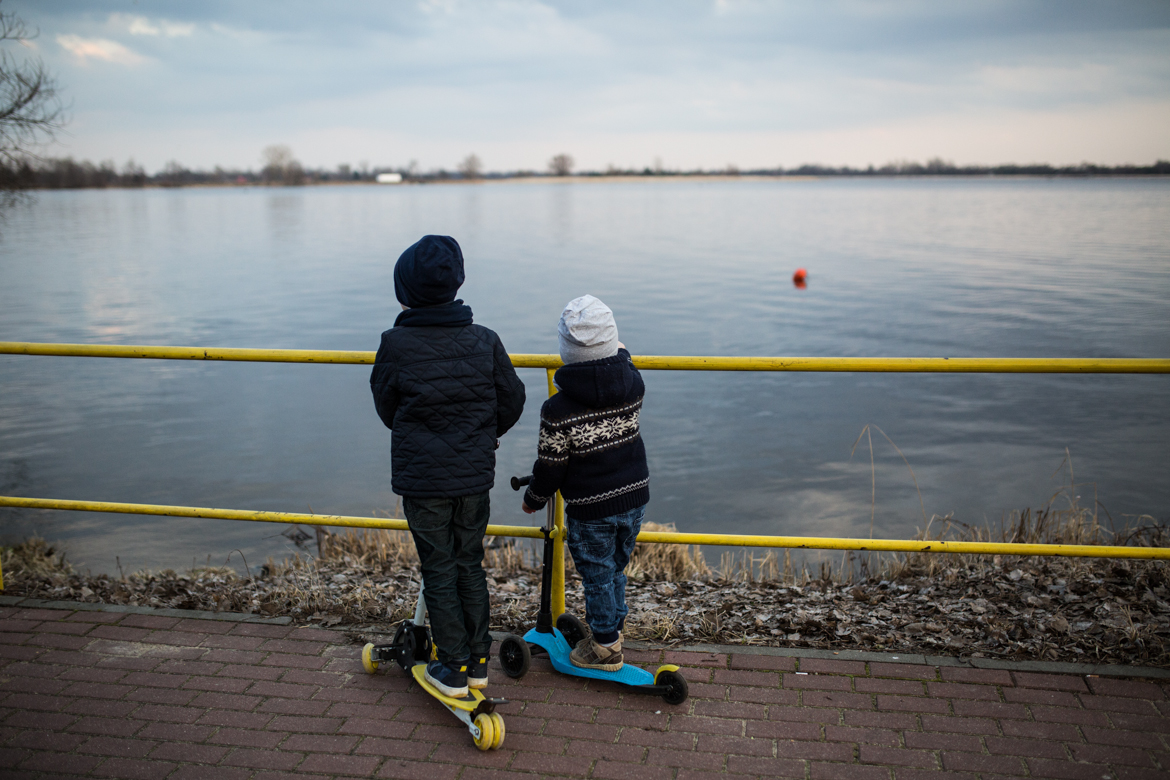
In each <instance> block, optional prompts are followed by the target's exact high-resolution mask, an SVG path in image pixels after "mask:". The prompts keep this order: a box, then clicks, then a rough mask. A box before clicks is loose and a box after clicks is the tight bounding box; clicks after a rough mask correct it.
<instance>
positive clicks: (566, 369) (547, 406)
mask: <svg viewBox="0 0 1170 780" xmlns="http://www.w3.org/2000/svg"><path fill="white" fill-rule="evenodd" d="M557 331H558V335H559V337H560V351H561V359H562V360H564V362H565V365H564V366H563V367H561V368H560V369H558V370H557V372H556V375H555V376H554V378H553V381H554V382H555V384H556V387H557V389H558V390H559V392H558V393H557V394H556V395H554V396H553V397H552V398H550V399H548V400H547V401H545V402H544V406H542V407H541V410H540V442H539V444H538V446H537V460H536V465H534V466H533V467H532V482H531V483H530V484H529V486H528V490H527V491H525V493H524V504H523V507H522V508H523V510H524V511H525V512H527V513H529V514H531V513H532V512H535V511H536V510H538V509H540V508H541V507H543V506H544V505H545V504H546V503H547V502H548V501H549V500H550V499H552V497H553V496H554V495H555V494H556V492H557V491H558V490H560V491H561V495H562V496H563V497H564V499H565V513H566V514H567V516H568V526H569V528H568V530H569V538H568V543H569V551H570V552H571V553H572V554H573V563H574V564H575V565H576V567H577V571H578V572H579V573H580V574H581V579H582V580H583V581H584V586H585V622H586V623H588V624H589V628H590V631H591V633H592V636H588V637H585V638H584V639H582V640H581V641H580V642H579V643H578V644H577V646H576V647H575V648H574V649H573V651H572V653H570V655H569V660H571V661H572V662H573V664H574V665H575V666H580V667H583V668H587V669H603V670H605V671H617V670H618V669H621V668H622V635H621V629H622V626H623V625H624V623H625V619H626V614H627V613H628V612H629V609H628V608H627V607H626V575H625V569H626V564H628V563H629V562H630V555H631V554H632V553H633V551H634V542H635V540H636V539H637V536H638V529H639V528H641V526H642V518H643V516H644V515H645V513H646V504H647V503H648V502H649V501H650V487H649V484H650V471H649V469H648V468H647V466H646V446H645V445H644V444H643V443H642V435H641V433H640V431H639V428H638V414H639V412H640V410H641V409H642V396H643V395H644V394H645V392H646V386H645V385H644V384H643V382H642V376H641V374H639V373H638V369H636V368H634V364H633V361H632V360H631V359H630V353H629V352H627V351H626V349H625V345H623V344H622V343H621V342H620V341H618V332H617V325H616V323H615V322H614V319H613V312H612V311H610V309H609V307H608V306H606V305H605V304H604V303H602V302H601V301H599V300H597V299H596V298H594V297H593V296H592V295H583V296H581V297H580V298H577V299H575V300H572V301H570V302H569V305H568V306H567V307H565V311H564V313H563V314H562V315H561V321H560V325H559V326H558V328H557Z"/></svg>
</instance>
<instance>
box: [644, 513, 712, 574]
mask: <svg viewBox="0 0 1170 780" xmlns="http://www.w3.org/2000/svg"><path fill="white" fill-rule="evenodd" d="M642 530H643V531H668V532H674V531H677V530H678V529H677V528H676V527H675V525H674V523H670V524H668V525H663V524H662V523H642ZM710 575H711V570H710V569H709V568H708V567H707V562H706V560H705V559H704V558H703V551H702V550H701V549H699V546H698V545H694V546H693V547H692V546H691V545H689V544H652V543H649V542H638V543H637V544H636V545H634V554H633V555H631V556H630V564H629V566H627V567H626V576H627V577H629V578H630V579H633V580H668V581H673V582H680V581H683V580H701V579H706V578H707V577H709V576H710Z"/></svg>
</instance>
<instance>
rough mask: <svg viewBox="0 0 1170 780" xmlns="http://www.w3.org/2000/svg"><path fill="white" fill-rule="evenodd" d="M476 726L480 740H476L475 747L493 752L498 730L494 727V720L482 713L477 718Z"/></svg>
mask: <svg viewBox="0 0 1170 780" xmlns="http://www.w3.org/2000/svg"><path fill="white" fill-rule="evenodd" d="M475 726H476V728H478V729H479V739H477V740H475V746H476V747H477V748H479V749H480V750H491V749H492V743H493V742H494V741H495V739H496V730H495V727H493V726H492V718H491V716H490V715H488V714H487V713H486V712H481V713H479V714H478V715H476V716H475Z"/></svg>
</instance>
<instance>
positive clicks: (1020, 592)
mask: <svg viewBox="0 0 1170 780" xmlns="http://www.w3.org/2000/svg"><path fill="white" fill-rule="evenodd" d="M1074 487H1075V486H1074ZM1100 521H1101V518H1100V517H1099V516H1098V510H1097V506H1096V504H1094V507H1093V508H1092V509H1090V508H1088V507H1084V506H1082V505H1081V504H1080V503H1079V501H1078V499H1077V498H1076V493H1075V491H1073V490H1065V491H1062V492H1060V493H1058V494H1057V495H1056V496H1054V498H1053V500H1052V501H1050V502H1049V504H1048V505H1047V506H1045V507H1043V508H1042V509H1040V510H1037V511H1031V510H1024V511H1022V512H1016V513H1012V514H1011V515H1009V516H1007V517H1005V518H1003V521H1002V522H1001V523H1000V524H999V525H998V526H997V527H994V528H989V527H971V526H966V525H962V524H960V523H956V522H954V521H952V520H951V519H949V518H937V517H936V518H933V519H931V521H929V522H928V523H927V525H926V528H924V529H922V530H921V531H920V533H919V534H918V536H919V538H922V539H953V540H960V539H961V540H971V541H1012V542H1033V543H1054V544H1088V545H1096V544H1117V545H1125V546H1154V547H1162V546H1165V545H1166V543H1167V535H1166V528H1165V526H1162V525H1158V524H1156V523H1154V522H1153V519H1152V518H1149V517H1140V518H1134V519H1133V521H1132V522H1131V523H1129V524H1127V525H1126V526H1125V527H1124V528H1123V529H1121V530H1117V531H1114V530H1110V529H1109V528H1106V527H1104V526H1103V525H1102V523H1101V522H1100ZM645 528H646V530H672V527H670V526H657V525H653V524H649V523H647V524H646V526H645ZM295 531H296V533H293V534H290V538H294V539H298V540H299V541H300V542H301V543H302V544H305V543H306V542H308V543H309V544H305V547H307V548H311V547H313V546H315V547H316V552H317V555H316V556H313V555H310V554H308V550H306V552H305V553H301V554H297V555H295V556H292V557H290V558H288V559H285V560H283V561H273V560H269V561H268V562H267V563H265V564H264V565H263V566H261V567H260V569H259V570H255V569H250V570H247V571H246V573H245V575H243V576H241V575H240V574H239V573H237V572H236V571H235V570H234V569H232V568H229V567H215V566H210V565H208V566H203V567H198V568H194V569H192V570H190V571H188V572H185V573H177V572H174V571H161V572H145V571H144V572H138V573H134V574H128V575H123V576H109V575H104V574H103V575H88V574H81V573H78V572H76V571H74V570H73V569H72V567H71V566H70V565H69V564H68V562H67V561H66V560H65V559H64V556H62V555H61V554H60V553H58V552H57V551H55V550H54V549H53V548H52V547H50V546H49V545H47V544H46V543H45V542H43V541H41V540H37V539H32V540H28V541H26V542H25V543H23V544H21V545H18V546H17V547H14V548H9V549H4V550H3V551H2V553H0V554H2V556H3V557H2V560H3V570H4V574H5V579H6V585H7V590H6V591H5V593H6V594H7V595H25V596H34V597H38V598H48V599H60V600H76V601H89V602H105V603H121V604H132V605H149V606H158V607H176V608H182V609H200V610H216V611H233V612H253V613H260V614H265V615H290V616H292V617H293V618H294V619H296V620H297V621H300V622H311V621H313V622H322V623H324V624H326V625H335V624H338V623H346V624H365V625H369V624H375V625H377V626H382V627H384V626H385V625H386V624H391V623H394V622H397V621H399V620H401V619H403V618H405V617H406V616H408V615H409V614H410V613H411V612H412V611H413V607H414V602H415V599H416V597H417V594H418V588H419V574H418V559H417V556H416V555H415V550H414V544H413V542H412V541H411V539H410V536H409V534H408V533H407V532H404V531H397V532H396V531H353V530H349V531H344V532H339V533H330V532H328V531H325V530H324V529H321V530H318V531H317V538H316V545H312V544H311V541H310V540H312V537H311V536H309V535H307V534H304V533H303V532H301V531H300V529H295ZM495 545H496V546H492V547H490V548H489V549H488V551H487V554H486V557H485V562H484V563H485V568H486V570H487V572H488V577H489V588H490V590H491V593H492V604H493V628H494V629H497V630H507V631H522V630H526V629H527V628H528V627H530V626H531V624H532V622H533V620H534V618H535V613H536V609H537V604H538V596H539V587H540V568H539V557H538V554H537V552H538V551H537V548H536V547H534V546H532V545H531V544H529V543H528V542H526V541H522V540H502V539H501V540H496V543H495ZM568 564H569V566H568V571H567V577H566V579H567V581H568V588H567V593H566V600H567V604H568V608H569V609H570V611H572V612H574V613H575V614H578V615H582V616H583V614H584V606H583V602H582V594H581V584H580V579H579V577H577V576H576V573H575V572H574V571H573V569H572V566H571V561H569V562H568ZM627 574H628V575H629V578H630V585H629V588H628V590H627V599H628V602H629V606H630V616H629V618H628V620H627V623H626V631H627V634H628V635H629V636H631V637H634V638H639V639H646V640H653V641H656V642H663V643H670V644H685V643H695V642H711V643H721V644H750V645H771V646H780V647H816V648H827V649H829V648H831V649H843V648H852V649H866V650H890V651H901V652H924V653H928V654H936V655H970V656H986V657H1000V658H1015V659H1044V660H1065V661H1082V662H1108V663H1129V664H1143V665H1154V666H1165V667H1170V590H1168V588H1170V582H1168V577H1167V569H1166V563H1165V562H1161V561H1148V560H1126V559H1114V560H1110V559H1095V558H1041V557H1023V558H1020V557H1007V556H975V555H949V554H946V555H943V554H910V555H901V554H860V555H858V554H854V553H847V554H845V555H843V556H842V557H840V558H836V557H833V558H825V559H823V560H821V561H817V562H813V563H809V562H803V563H801V564H799V565H796V564H794V561H793V556H792V555H791V554H790V553H789V552H788V551H784V552H783V553H782V554H781V555H779V556H778V555H777V554H776V552H775V551H766V552H761V551H759V550H742V551H740V552H738V553H724V554H722V555H721V558H720V563H719V567H718V568H715V569H712V568H710V567H709V566H708V564H707V562H706V560H705V558H704V555H703V553H702V551H701V550H699V549H698V548H697V547H691V546H687V545H663V544H639V545H638V546H637V548H636V549H635V552H634V556H633V558H632V560H631V562H630V566H629V568H628V569H627ZM252 575H255V576H252Z"/></svg>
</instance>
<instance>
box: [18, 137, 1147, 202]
mask: <svg viewBox="0 0 1170 780" xmlns="http://www.w3.org/2000/svg"><path fill="white" fill-rule="evenodd" d="M263 160H264V163H265V164H264V166H263V167H262V168H261V169H260V170H259V171H254V170H252V169H247V170H244V169H234V168H232V169H225V168H221V167H219V166H216V167H215V168H213V169H212V170H210V171H208V170H192V169H190V168H187V167H185V166H183V165H181V164H180V163H178V162H175V161H171V162H169V163H167V164H166V165H165V166H163V168H162V169H161V170H159V171H157V172H155V173H153V174H148V173H147V172H146V170H145V169H144V168H143V167H142V166H141V165H139V164H138V163H136V162H135V161H134V160H129V161H128V162H126V163H125V164H123V165H122V166H121V167H118V166H117V165H115V163H114V162H113V161H112V160H106V161H104V162H100V163H92V162H90V161H88V160H82V161H77V160H74V159H73V158H72V157H63V158H41V159H37V158H32V157H28V158H25V159H23V160H9V161H3V160H0V191H4V190H37V189H40V190H57V189H89V188H105V187H148V186H149V187H186V186H198V185H220V186H227V185H251V186H257V185H261V186H262V185H268V186H298V185H306V184H326V183H339V182H373V181H375V179H376V178H377V176H378V174H379V173H399V174H401V175H402V178H403V181H407V182H440V181H452V180H478V179H505V178H516V177H530V176H555V177H562V176H581V177H602V176H677V177H686V176H699V177H702V176H853V177H865V176H1150V175H1170V161H1167V160H1159V161H1157V162H1156V163H1154V164H1153V165H1115V166H1110V165H1095V164H1092V163H1082V164H1080V165H1066V166H1054V165H1046V164H1033V165H1016V164H1008V165H993V166H982V165H968V166H958V165H955V164H953V163H951V162H947V161H945V160H941V159H937V158H936V159H933V160H928V161H927V162H925V163H918V162H911V161H899V162H892V163H887V164H886V165H883V166H881V167H875V166H872V165H871V166H868V167H866V168H852V167H849V166H842V167H834V166H828V165H811V164H809V165H801V166H798V167H795V168H783V167H776V168H758V169H753V170H739V169H737V168H735V166H732V165H728V166H726V167H724V168H720V169H718V170H699V169H696V170H689V171H679V170H669V169H666V168H663V167H662V166H661V164H660V163H656V164H655V166H654V167H653V168H650V167H646V168H642V169H621V168H616V167H613V166H611V167H609V168H607V169H606V170H605V171H582V172H580V173H576V174H574V173H572V168H573V158H572V157H570V156H569V155H567V154H561V155H557V156H555V157H554V158H552V160H550V161H549V165H548V170H547V171H546V172H543V173H542V172H536V171H513V172H509V173H486V172H484V171H483V164H482V163H481V161H480V159H479V157H477V156H476V155H474V154H473V155H469V156H468V157H467V158H465V159H464V160H463V161H462V162H461V163H460V164H459V166H458V169H457V170H455V171H446V170H443V169H439V170H436V171H431V172H427V173H422V172H419V171H418V170H417V166H416V165H415V164H414V163H411V164H410V165H409V166H406V167H398V168H394V167H373V168H371V167H369V166H368V165H366V164H362V165H361V166H360V168H358V169H354V168H352V167H351V166H349V165H339V166H337V168H335V169H332V170H326V169H313V168H305V167H303V166H302V165H301V163H300V162H298V161H297V160H296V158H295V157H293V155H292V152H291V150H290V149H289V148H288V147H287V146H270V147H268V148H266V149H265V150H264V154H263Z"/></svg>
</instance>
